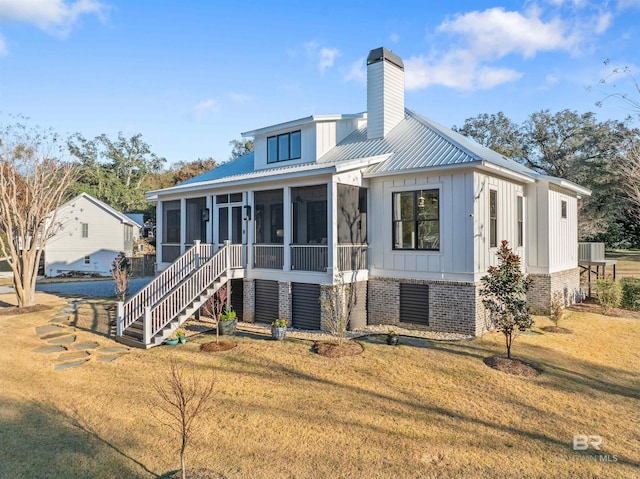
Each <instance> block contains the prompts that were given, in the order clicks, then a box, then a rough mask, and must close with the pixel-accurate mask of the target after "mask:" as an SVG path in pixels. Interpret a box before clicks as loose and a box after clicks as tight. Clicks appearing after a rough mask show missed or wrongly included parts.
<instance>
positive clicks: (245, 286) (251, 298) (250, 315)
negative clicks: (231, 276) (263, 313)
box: [242, 278, 256, 323]
mask: <svg viewBox="0 0 640 479" xmlns="http://www.w3.org/2000/svg"><path fill="white" fill-rule="evenodd" d="M254 286H255V284H254V282H253V280H252V279H248V278H244V279H243V280H242V321H246V322H247V323H253V321H254V313H255V310H256V293H255V287H254Z"/></svg>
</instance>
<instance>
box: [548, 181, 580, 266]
mask: <svg viewBox="0 0 640 479" xmlns="http://www.w3.org/2000/svg"><path fill="white" fill-rule="evenodd" d="M562 201H566V202H567V217H566V218H564V219H563V218H561V202H562ZM577 244H578V201H577V199H576V197H575V195H571V196H570V195H569V194H567V192H563V191H561V190H560V189H558V188H555V187H554V186H553V185H551V186H550V188H549V272H550V273H557V272H559V271H564V270H567V269H574V268H577V267H578V248H577V247H576V245H577Z"/></svg>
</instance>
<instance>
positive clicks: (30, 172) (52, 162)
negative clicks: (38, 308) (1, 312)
mask: <svg viewBox="0 0 640 479" xmlns="http://www.w3.org/2000/svg"><path fill="white" fill-rule="evenodd" d="M1 135H2V137H1V138H0V233H2V234H0V255H2V256H6V257H7V258H8V262H9V266H10V267H11V271H12V272H13V284H14V287H15V290H16V296H17V299H18V306H19V307H25V306H32V305H33V304H35V288H36V278H37V274H38V266H39V264H40V258H41V256H42V252H43V250H44V247H45V245H46V244H47V241H49V240H50V239H51V238H52V237H53V236H55V234H56V233H57V232H58V231H59V229H60V222H59V221H58V217H57V212H58V208H59V207H60V205H61V204H62V203H63V201H64V200H65V199H66V195H67V190H68V189H69V187H70V185H71V184H72V183H73V181H74V180H75V178H76V168H75V167H74V166H73V165H72V164H68V163H64V162H63V161H61V159H60V158H61V155H62V151H63V150H62V148H61V147H62V145H61V144H60V143H59V138H58V137H57V135H56V134H55V133H53V132H52V131H50V130H49V131H42V130H40V129H28V128H27V127H26V126H25V125H24V124H21V123H17V124H15V125H10V126H8V127H6V128H5V129H4V130H3V131H2V132H1Z"/></svg>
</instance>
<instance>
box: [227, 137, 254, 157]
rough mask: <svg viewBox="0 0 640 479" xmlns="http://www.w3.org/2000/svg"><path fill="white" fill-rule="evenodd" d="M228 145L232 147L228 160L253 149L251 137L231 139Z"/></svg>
mask: <svg viewBox="0 0 640 479" xmlns="http://www.w3.org/2000/svg"><path fill="white" fill-rule="evenodd" d="M229 145H230V146H232V147H233V149H232V150H231V155H230V156H229V160H235V159H236V158H239V157H241V156H244V155H246V154H247V153H250V152H252V151H253V148H254V146H255V145H254V144H253V138H242V139H241V140H231V141H230V142H229Z"/></svg>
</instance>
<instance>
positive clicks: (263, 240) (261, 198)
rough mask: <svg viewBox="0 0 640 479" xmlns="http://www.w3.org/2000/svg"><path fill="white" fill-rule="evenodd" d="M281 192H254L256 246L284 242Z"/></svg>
mask: <svg viewBox="0 0 640 479" xmlns="http://www.w3.org/2000/svg"><path fill="white" fill-rule="evenodd" d="M283 196H284V194H283V191H282V190H268V191H256V192H255V194H254V204H255V210H256V212H255V224H254V226H255V238H256V243H257V244H282V243H283V242H284V211H283Z"/></svg>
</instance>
